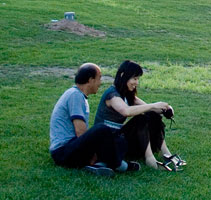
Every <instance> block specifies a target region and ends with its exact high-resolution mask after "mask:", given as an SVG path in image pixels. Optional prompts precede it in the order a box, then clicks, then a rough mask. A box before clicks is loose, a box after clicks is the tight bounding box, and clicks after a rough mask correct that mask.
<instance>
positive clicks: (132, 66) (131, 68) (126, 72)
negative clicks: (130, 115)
mask: <svg viewBox="0 0 211 200" xmlns="http://www.w3.org/2000/svg"><path fill="white" fill-rule="evenodd" d="M142 74H143V70H142V68H141V66H140V65H138V64H137V63H135V62H133V61H130V60H126V61H124V62H123V63H122V64H121V65H120V67H119V69H118V71H117V73H116V77H115V80H114V85H115V87H116V89H117V91H118V92H119V93H120V95H121V96H122V97H123V98H124V97H126V99H127V101H128V104H129V105H134V100H135V95H136V93H137V90H136V89H134V90H133V91H132V92H131V91H129V90H128V87H127V82H128V80H129V79H130V78H132V77H137V76H142Z"/></svg>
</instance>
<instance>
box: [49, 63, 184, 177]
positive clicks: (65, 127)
mask: <svg viewBox="0 0 211 200" xmlns="http://www.w3.org/2000/svg"><path fill="white" fill-rule="evenodd" d="M142 74H143V70H142V68H141V66H140V65H138V64H137V63H135V62H132V61H129V60H126V61H124V62H123V63H122V64H121V65H120V67H119V69H118V71H117V73H116V77H115V80H114V84H113V85H112V86H110V87H109V88H108V89H107V90H106V91H105V92H104V94H103V96H102V98H101V101H100V104H99V106H98V110H97V113H96V117H95V122H94V126H93V127H92V128H90V129H88V123H89V104H88V95H90V94H95V93H97V90H98V87H99V86H100V84H101V70H100V67H99V66H97V65H96V64H93V63H85V64H83V65H82V66H81V67H80V68H79V69H78V72H77V74H76V77H75V86H73V87H71V88H69V89H68V90H66V91H65V92H64V94H63V95H62V96H61V97H60V99H59V100H58V102H57V103H56V105H55V107H54V110H53V113H52V115H51V122H50V153H51V156H52V158H53V160H54V162H55V164H56V165H59V166H63V167H68V168H84V169H86V170H87V171H90V172H92V173H95V174H98V175H106V176H111V177H112V176H114V175H115V172H126V171H138V170H140V164H139V163H138V162H135V161H128V159H133V160H139V159H141V158H143V159H144V160H145V163H146V165H147V166H150V167H152V168H155V169H163V170H167V171H174V170H176V171H178V170H180V167H181V166H183V165H186V162H185V161H184V160H181V159H180V157H179V156H178V155H176V154H175V155H172V154H171V152H170V151H169V149H168V147H167V145H166V142H165V139H164V138H165V132H164V127H165V125H164V123H163V122H162V114H163V113H164V112H166V111H167V110H168V111H169V110H170V111H171V113H172V115H173V108H172V107H171V106H170V105H169V104H168V103H165V102H156V103H149V104H148V103H146V102H144V101H143V100H141V99H140V98H138V97H137V96H136V94H137V87H138V83H139V78H140V76H142ZM127 117H132V118H131V119H130V120H129V121H128V122H126V123H124V122H125V121H126V119H127ZM155 152H161V153H162V156H163V160H164V162H159V161H157V160H156V158H155V157H154V155H153V153H155ZM171 163H172V164H173V166H174V168H170V167H169V164H171Z"/></svg>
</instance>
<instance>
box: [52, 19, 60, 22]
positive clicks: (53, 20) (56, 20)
mask: <svg viewBox="0 0 211 200" xmlns="http://www.w3.org/2000/svg"><path fill="white" fill-rule="evenodd" d="M58 21H59V20H58V19H52V20H51V22H58Z"/></svg>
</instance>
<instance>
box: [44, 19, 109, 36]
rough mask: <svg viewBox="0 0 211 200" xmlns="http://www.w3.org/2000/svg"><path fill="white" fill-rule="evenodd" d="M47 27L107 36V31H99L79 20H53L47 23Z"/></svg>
mask: <svg viewBox="0 0 211 200" xmlns="http://www.w3.org/2000/svg"><path fill="white" fill-rule="evenodd" d="M45 27H46V28H48V29H50V30H55V31H67V32H71V33H74V34H76V35H81V36H84V35H89V36H92V37H105V36H106V33H105V32H103V31H98V30H95V29H93V28H90V27H88V26H85V25H83V24H80V23H78V22H77V21H71V20H66V19H62V20H60V21H57V22H51V23H49V24H46V25H45Z"/></svg>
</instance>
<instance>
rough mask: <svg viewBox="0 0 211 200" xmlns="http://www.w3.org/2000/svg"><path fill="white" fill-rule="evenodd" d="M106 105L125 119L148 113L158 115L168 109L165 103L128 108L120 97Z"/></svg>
mask: <svg viewBox="0 0 211 200" xmlns="http://www.w3.org/2000/svg"><path fill="white" fill-rule="evenodd" d="M144 103H145V102H144ZM106 105H107V106H109V107H112V108H113V109H114V110H116V111H117V112H119V113H120V114H121V115H123V116H125V117H129V116H136V115H139V114H143V113H145V112H148V111H155V112H157V113H159V114H160V113H162V112H163V110H166V109H167V108H168V104H167V103H165V102H157V103H151V104H146V103H145V104H142V105H134V106H128V105H127V104H126V103H125V102H124V101H123V100H122V99H121V98H120V97H113V98H112V99H110V100H107V101H106Z"/></svg>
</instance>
